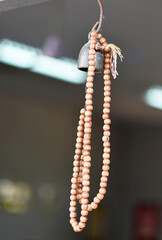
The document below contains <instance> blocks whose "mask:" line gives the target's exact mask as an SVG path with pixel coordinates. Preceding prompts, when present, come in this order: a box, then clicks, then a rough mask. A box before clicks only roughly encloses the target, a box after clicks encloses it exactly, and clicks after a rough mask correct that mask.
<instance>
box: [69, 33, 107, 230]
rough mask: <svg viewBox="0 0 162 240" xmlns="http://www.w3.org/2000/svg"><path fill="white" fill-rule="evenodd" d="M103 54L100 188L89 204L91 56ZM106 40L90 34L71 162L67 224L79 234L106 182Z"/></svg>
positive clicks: (99, 197) (97, 201)
mask: <svg viewBox="0 0 162 240" xmlns="http://www.w3.org/2000/svg"><path fill="white" fill-rule="evenodd" d="M100 49H102V50H104V52H105V64H104V77H103V78H104V104H103V115H102V118H103V120H104V125H103V138H102V141H103V166H102V173H101V179H100V188H99V192H98V193H97V195H96V196H95V197H94V198H93V201H92V202H91V203H89V191H90V186H89V185H90V167H91V154H90V151H91V129H92V110H93V101H92V99H93V80H94V76H95V54H96V50H100ZM109 51H110V49H109V47H108V43H107V42H106V39H105V38H103V37H102V35H101V34H100V33H99V34H98V33H97V32H96V31H92V32H91V37H90V50H89V56H88V58H89V67H88V74H87V80H86V95H85V108H83V109H81V111H80V118H79V124H78V128H77V130H78V132H77V139H76V150H75V156H74V162H73V166H74V167H73V177H72V179H71V196H70V208H69V211H70V223H71V225H72V227H73V229H74V231H75V232H81V231H82V230H83V229H84V228H85V226H86V222H87V216H88V212H89V211H92V210H93V209H96V208H97V207H98V204H99V203H100V202H101V200H102V199H103V198H104V195H105V193H106V187H107V181H108V176H109V169H110V167H109V164H110V141H109V137H110V124H111V120H110V117H109V113H110V102H111V97H110V95H111V94H110V90H111V87H110V85H111V81H110V68H111V66H110V63H111V54H110V53H109ZM77 199H78V200H79V203H80V204H81V216H80V221H79V223H78V222H77V220H76V217H77V213H76V205H77Z"/></svg>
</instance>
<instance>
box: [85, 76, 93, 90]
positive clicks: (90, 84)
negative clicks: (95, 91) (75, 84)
mask: <svg viewBox="0 0 162 240" xmlns="http://www.w3.org/2000/svg"><path fill="white" fill-rule="evenodd" d="M88 78H89V77H88ZM86 87H87V88H92V87H93V83H92V82H87V83H86Z"/></svg>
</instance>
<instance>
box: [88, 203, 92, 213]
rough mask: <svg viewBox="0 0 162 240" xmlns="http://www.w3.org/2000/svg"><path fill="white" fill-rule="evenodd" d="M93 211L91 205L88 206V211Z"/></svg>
mask: <svg viewBox="0 0 162 240" xmlns="http://www.w3.org/2000/svg"><path fill="white" fill-rule="evenodd" d="M92 210H93V208H92V207H91V204H89V205H88V211H89V212H90V211H92Z"/></svg>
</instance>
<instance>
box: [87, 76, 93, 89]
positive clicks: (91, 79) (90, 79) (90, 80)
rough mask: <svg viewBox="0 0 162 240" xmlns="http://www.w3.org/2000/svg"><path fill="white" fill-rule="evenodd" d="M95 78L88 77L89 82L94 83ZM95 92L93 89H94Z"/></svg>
mask: <svg viewBox="0 0 162 240" xmlns="http://www.w3.org/2000/svg"><path fill="white" fill-rule="evenodd" d="M93 80H94V78H93V77H87V82H90V83H93ZM92 90H93V88H92Z"/></svg>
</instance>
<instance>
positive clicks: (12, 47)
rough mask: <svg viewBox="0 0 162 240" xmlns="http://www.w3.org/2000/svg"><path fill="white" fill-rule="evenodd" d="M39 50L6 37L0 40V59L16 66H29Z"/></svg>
mask: <svg viewBox="0 0 162 240" xmlns="http://www.w3.org/2000/svg"><path fill="white" fill-rule="evenodd" d="M39 52H40V51H39V50H38V49H35V48H33V47H29V46H26V45H24V44H20V43H17V42H14V41H10V40H8V39H4V40H2V41H0V61H1V62H3V63H5V64H8V65H11V66H14V67H18V68H30V67H31V66H32V65H33V64H34V62H35V60H36V58H37V55H38V53H39Z"/></svg>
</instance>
